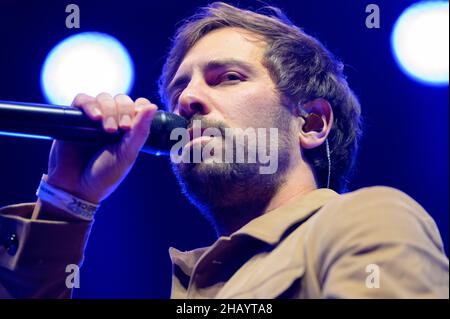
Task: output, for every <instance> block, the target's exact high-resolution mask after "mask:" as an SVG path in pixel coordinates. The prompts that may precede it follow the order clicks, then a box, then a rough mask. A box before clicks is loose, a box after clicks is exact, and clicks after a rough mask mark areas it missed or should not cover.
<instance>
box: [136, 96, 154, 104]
mask: <svg viewBox="0 0 450 319" xmlns="http://www.w3.org/2000/svg"><path fill="white" fill-rule="evenodd" d="M135 103H136V104H151V102H150V100H148V99H146V98H145V97H140V98H138V99H136V102H135Z"/></svg>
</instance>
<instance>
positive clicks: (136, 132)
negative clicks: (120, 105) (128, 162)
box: [124, 100, 158, 157]
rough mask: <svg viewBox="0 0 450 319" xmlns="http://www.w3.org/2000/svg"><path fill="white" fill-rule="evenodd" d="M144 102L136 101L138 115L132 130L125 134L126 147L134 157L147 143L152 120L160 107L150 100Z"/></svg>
mask: <svg viewBox="0 0 450 319" xmlns="http://www.w3.org/2000/svg"><path fill="white" fill-rule="evenodd" d="M147 101H148V100H147ZM143 102H145V101H142V100H141V101H140V103H137V102H136V103H137V105H136V109H137V113H136V117H135V118H134V120H133V125H132V127H131V130H129V131H128V132H127V133H126V134H125V136H124V143H125V147H126V149H127V150H128V151H127V152H129V154H132V156H133V157H135V156H137V154H138V153H139V151H140V149H141V148H142V146H143V145H144V144H145V141H146V140H147V138H148V136H149V133H150V125H151V122H152V120H153V117H154V116H155V113H156V111H157V109H158V107H157V106H156V105H155V104H152V103H150V101H148V102H149V103H145V104H144V103H143Z"/></svg>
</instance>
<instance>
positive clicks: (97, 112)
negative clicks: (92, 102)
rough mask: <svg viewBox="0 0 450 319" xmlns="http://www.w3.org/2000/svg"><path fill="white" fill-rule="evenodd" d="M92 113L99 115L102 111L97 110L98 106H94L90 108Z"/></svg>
mask: <svg viewBox="0 0 450 319" xmlns="http://www.w3.org/2000/svg"><path fill="white" fill-rule="evenodd" d="M92 114H93V115H94V116H100V115H102V112H100V110H99V109H98V108H96V107H94V108H93V109H92Z"/></svg>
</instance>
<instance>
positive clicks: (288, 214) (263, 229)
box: [169, 188, 340, 274]
mask: <svg viewBox="0 0 450 319" xmlns="http://www.w3.org/2000/svg"><path fill="white" fill-rule="evenodd" d="M339 196H340V195H339V194H338V193H336V192H335V191H333V190H331V189H328V188H319V189H316V190H313V191H311V192H309V193H307V194H306V195H298V196H296V197H294V198H293V199H291V200H290V201H289V202H288V203H287V204H285V205H283V206H281V207H278V208H276V209H274V210H271V211H269V212H267V213H265V214H264V215H261V216H260V217H257V218H255V219H253V220H252V221H250V222H249V223H247V224H246V225H245V226H243V227H242V228H240V229H239V230H237V231H236V232H234V233H233V234H231V235H230V236H229V237H225V236H222V237H220V238H219V239H218V241H217V242H216V243H215V244H214V245H212V246H210V247H203V248H198V249H195V250H191V251H186V252H182V251H179V250H177V249H175V248H172V247H171V248H170V249H169V254H170V257H171V260H172V262H173V263H174V264H176V265H178V266H181V268H182V269H183V271H184V272H185V273H187V274H188V273H190V272H191V270H192V269H193V267H194V265H195V264H196V262H197V261H198V259H199V258H200V257H201V256H202V255H203V254H204V253H205V252H207V251H208V250H210V249H211V248H212V247H213V246H216V244H217V243H218V242H220V241H229V240H233V238H236V237H240V236H250V237H253V238H256V239H259V240H261V241H263V242H266V243H268V244H271V245H274V244H276V243H277V242H279V241H280V240H281V237H282V236H283V234H284V233H285V231H286V230H287V229H288V228H289V227H291V226H292V225H294V224H296V223H298V222H301V221H303V220H305V219H307V218H308V217H310V216H311V215H312V214H314V213H315V212H316V211H317V210H318V209H319V208H320V207H322V206H324V205H325V204H326V203H328V202H330V201H331V200H333V199H335V198H338V197H339Z"/></svg>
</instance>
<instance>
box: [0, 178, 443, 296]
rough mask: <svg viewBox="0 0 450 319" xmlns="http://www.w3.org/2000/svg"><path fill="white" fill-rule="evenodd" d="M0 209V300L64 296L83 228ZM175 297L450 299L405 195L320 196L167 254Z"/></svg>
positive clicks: (26, 208) (426, 225) (375, 191)
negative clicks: (201, 245)
mask: <svg viewBox="0 0 450 319" xmlns="http://www.w3.org/2000/svg"><path fill="white" fill-rule="evenodd" d="M33 208H34V206H33V205H32V204H22V205H14V206H9V207H5V208H3V209H1V210H0V214H1V215H0V236H1V237H0V238H4V240H3V243H4V245H3V246H0V297H3V298H24V297H26V298H28V297H46V298H60V297H70V293H71V292H70V289H68V288H66V285H65V281H66V276H67V273H66V272H65V267H66V265H68V264H81V262H82V259H83V250H84V247H85V244H86V241H87V238H88V235H89V230H90V227H91V224H90V223H86V222H79V223H65V222H55V221H45V220H30V219H29V218H30V216H31V212H32V210H33ZM169 252H170V256H171V259H172V262H173V279H172V298H449V273H448V264H449V263H448V258H447V257H446V255H445V253H444V250H443V245H442V240H441V238H440V235H439V232H438V229H437V227H436V225H435V223H434V221H433V220H432V219H431V217H430V216H429V215H428V214H427V213H426V211H425V210H424V209H423V208H422V207H421V206H420V205H419V204H418V203H417V202H415V201H414V200H413V199H412V198H410V197H409V196H408V195H406V194H404V193H402V192H400V191H398V190H396V189H393V188H389V187H369V188H363V189H360V190H358V191H355V192H352V193H347V194H344V195H339V194H337V193H335V192H334V191H332V190H329V189H318V190H315V191H312V192H310V193H308V194H307V195H305V196H303V197H299V198H296V199H294V200H292V201H290V202H289V203H288V204H286V205H285V206H282V207H280V208H278V209H276V210H273V211H271V212H268V213H267V214H265V215H263V216H261V217H259V218H256V219H254V220H252V221H251V222H250V223H248V224H247V225H245V226H244V227H243V228H241V229H240V230H238V231H237V232H235V233H234V234H232V235H231V236H229V237H220V238H219V239H218V240H217V241H216V242H215V243H214V244H213V245H212V246H211V247H208V248H200V249H196V250H193V251H190V252H180V251H178V250H176V249H174V248H171V249H170V250H169Z"/></svg>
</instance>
